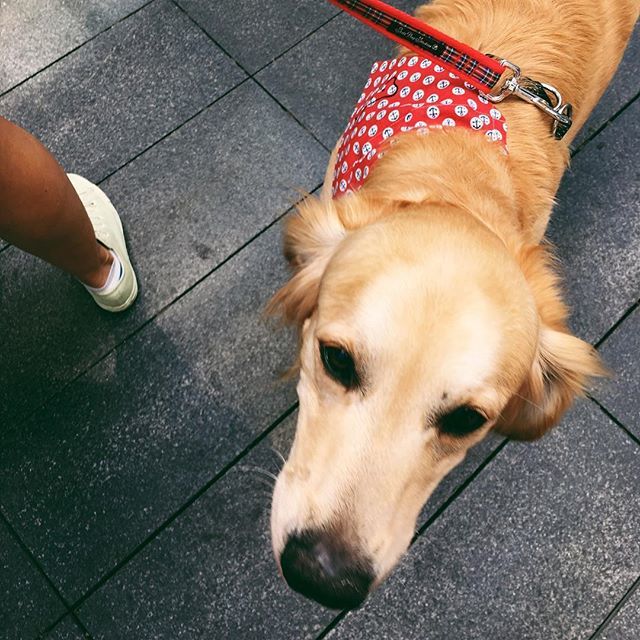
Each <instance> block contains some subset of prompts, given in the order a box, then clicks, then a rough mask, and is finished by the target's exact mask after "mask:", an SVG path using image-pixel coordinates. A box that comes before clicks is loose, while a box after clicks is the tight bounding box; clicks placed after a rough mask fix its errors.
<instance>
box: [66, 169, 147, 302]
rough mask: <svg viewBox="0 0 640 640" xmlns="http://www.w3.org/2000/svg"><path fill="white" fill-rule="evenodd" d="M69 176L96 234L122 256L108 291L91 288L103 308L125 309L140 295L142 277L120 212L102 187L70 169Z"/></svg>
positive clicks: (108, 246)
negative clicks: (118, 274)
mask: <svg viewBox="0 0 640 640" xmlns="http://www.w3.org/2000/svg"><path fill="white" fill-rule="evenodd" d="M67 177H68V178H69V180H70V182H71V184H72V185H73V188H74V189H75V190H76V193H77V194H78V197H79V198H80V200H81V202H82V204H83V205H84V208H85V210H86V211H87V215H88V216H89V219H90V220H91V224H92V225H93V230H94V231H95V234H96V238H97V239H98V240H99V241H100V242H101V243H102V244H103V245H104V246H105V247H106V248H107V249H110V250H111V251H113V252H114V253H115V254H116V256H118V259H119V260H120V264H121V265H122V276H121V277H120V281H119V282H118V284H117V285H116V286H115V287H114V288H112V289H110V290H109V292H108V293H101V292H100V291H96V290H95V289H89V288H88V289H87V291H89V293H90V294H91V296H92V297H93V299H94V300H95V302H96V304H97V305H98V306H99V307H101V308H102V309H105V310H106V311H114V312H115V311H124V310H125V309H127V308H128V307H130V306H131V305H132V304H133V301H134V300H135V299H136V296H137V295H138V281H137V280H136V274H135V272H134V271H133V267H132V266H131V262H130V260H129V254H128V253H127V245H126V243H125V240H124V232H123V230H122V223H121V222H120V216H119V215H118V212H117V211H116V210H115V207H114V206H113V205H112V204H111V200H109V198H108V197H107V195H106V194H105V193H104V192H103V191H102V189H100V187H98V186H97V185H95V184H93V182H89V180H87V179H86V178H83V177H82V176H79V175H76V174H74V173H68V174H67Z"/></svg>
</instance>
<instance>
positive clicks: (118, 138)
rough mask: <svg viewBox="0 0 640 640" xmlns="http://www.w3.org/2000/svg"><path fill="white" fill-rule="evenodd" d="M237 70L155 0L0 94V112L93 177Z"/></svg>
mask: <svg viewBox="0 0 640 640" xmlns="http://www.w3.org/2000/svg"><path fill="white" fill-rule="evenodd" d="M244 77H245V74H244V73H243V72H242V71H241V70H240V68H239V67H238V66H237V65H236V64H235V63H234V62H233V61H232V60H231V59H230V58H229V57H228V56H226V55H225V54H224V53H223V52H222V51H221V50H220V49H219V48H218V47H217V46H216V45H214V44H213V43H212V42H211V40H210V38H208V37H207V36H206V35H205V34H204V33H202V31H201V30H200V29H199V28H198V27H197V26H196V25H194V24H193V22H192V21H191V20H190V19H189V18H188V17H187V16H186V15H185V14H184V13H183V12H182V11H180V9H178V8H177V7H176V6H175V5H174V4H173V3H172V2H170V1H169V0H156V2H153V3H151V4H150V5H148V6H146V7H145V8H144V9H142V10H141V11H138V12H137V13H135V14H133V15H132V16H131V17H129V18H128V19H127V20H124V21H122V22H120V23H118V24H116V25H115V26H114V27H113V28H112V29H109V30H108V31H106V32H105V33H103V34H101V35H100V36H98V37H96V38H95V39H94V40H92V41H90V42H88V43H87V44H86V45H84V46H83V47H81V48H80V49H78V50H76V51H74V52H73V53H71V54H70V55H69V56H67V57H66V58H65V59H64V60H61V61H60V63H58V64H55V65H53V66H51V67H49V68H48V69H46V70H45V71H43V72H42V73H40V74H38V75H37V76H35V77H33V78H32V79H30V80H29V81H28V82H25V83H24V84H22V85H20V86H19V87H17V88H16V89H14V90H13V91H11V92H9V93H8V94H6V95H5V96H4V97H3V98H0V113H1V114H2V115H3V116H5V117H6V118H9V119H10V120H13V121H15V122H17V123H18V124H20V125H21V126H22V127H24V128H25V129H27V130H28V131H30V132H31V133H33V134H34V135H35V136H36V137H38V138H39V139H40V140H41V141H42V142H43V143H44V144H45V146H46V147H48V148H49V150H51V151H52V152H53V153H54V155H56V157H57V158H58V159H59V160H60V163H61V164H62V165H63V166H64V167H65V169H66V170H67V171H72V172H74V173H81V174H83V175H85V176H86V177H87V178H89V179H90V180H92V181H93V182H96V181H99V180H101V179H102V178H104V177H105V176H106V175H107V174H109V173H111V172H112V171H114V170H115V169H117V168H118V167H119V166H121V165H122V164H124V163H125V162H127V161H128V160H130V159H131V158H132V157H133V156H134V155H135V154H137V153H140V152H141V151H143V150H144V149H145V148H147V147H148V146H149V145H151V144H153V143H154V142H156V141H157V140H158V139H159V138H161V137H162V136H164V135H166V134H168V133H169V132H171V131H172V130H173V129H175V128H176V127H177V126H179V125H180V124H182V123H183V122H184V121H185V120H186V119H187V118H189V117H191V116H193V115H194V114H195V113H197V112H198V111H199V110H201V109H202V108H204V107H205V106H206V105H208V104H211V103H212V102H213V101H214V100H215V99H216V98H218V97H219V96H221V95H222V94H223V93H224V92H226V91H228V90H229V89H231V88H233V87H234V86H235V85H236V84H237V83H238V82H240V81H241V80H242V79H243V78H244Z"/></svg>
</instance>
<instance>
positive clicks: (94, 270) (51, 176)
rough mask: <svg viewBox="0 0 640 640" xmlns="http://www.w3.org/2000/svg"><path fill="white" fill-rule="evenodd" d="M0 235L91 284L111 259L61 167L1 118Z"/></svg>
mask: <svg viewBox="0 0 640 640" xmlns="http://www.w3.org/2000/svg"><path fill="white" fill-rule="evenodd" d="M0 237H1V238H4V239H5V240H7V241H8V242H10V243H11V244H13V245H15V246H16V247H19V248H20V249H23V250H24V251H28V252H29V253H32V254H33V255H36V256H38V257H40V258H42V259H44V260H46V261H47V262H49V263H51V264H52V265H55V266H56V267H59V268H60V269H63V270H64V271H66V272H67V273H70V274H71V275H73V276H75V277H76V278H78V279H79V280H81V281H82V282H84V283H85V284H88V285H89V286H91V287H100V286H102V285H103V284H104V282H105V281H106V280H107V277H108V275H109V271H110V269H111V264H112V262H113V256H112V255H111V253H110V252H109V251H107V250H106V249H105V248H104V247H103V246H102V245H100V244H98V242H97V241H96V237H95V234H94V231H93V227H92V226H91V222H90V220H89V218H88V216H87V213H86V211H85V209H84V207H83V205H82V203H81V202H80V199H79V198H78V196H77V194H76V192H75V190H74V188H73V186H72V185H71V183H70V182H69V180H68V178H67V176H66V174H65V172H64V171H63V169H62V167H61V166H60V165H59V164H58V163H57V161H56V160H55V158H54V157H53V156H52V155H51V154H50V153H49V152H48V151H47V150H46V149H45V148H44V147H43V146H42V145H41V144H40V143H39V142H38V141H37V140H36V139H35V138H34V137H33V136H31V135H29V134H28V133H27V132H26V131H24V130H23V129H20V127H17V126H16V125H14V124H12V123H10V122H8V121H7V120H5V119H4V118H1V117H0Z"/></svg>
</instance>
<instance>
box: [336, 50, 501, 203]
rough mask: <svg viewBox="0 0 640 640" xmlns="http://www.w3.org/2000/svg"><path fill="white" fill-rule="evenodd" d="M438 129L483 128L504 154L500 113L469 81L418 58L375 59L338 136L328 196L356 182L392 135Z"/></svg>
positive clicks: (355, 185) (346, 190)
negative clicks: (347, 120)
mask: <svg viewBox="0 0 640 640" xmlns="http://www.w3.org/2000/svg"><path fill="white" fill-rule="evenodd" d="M443 127H465V128H467V129H473V130H476V131H483V132H484V134H485V135H486V136H487V138H488V139H489V140H493V141H495V142H500V143H501V144H502V146H503V148H504V150H505V153H506V150H507V123H506V122H505V120H504V117H503V116H502V114H501V113H500V111H498V109H496V108H495V107H493V106H492V105H491V103H489V101H488V100H487V99H486V98H483V97H482V96H480V95H478V92H477V91H476V90H475V89H474V88H473V87H472V86H471V85H470V84H467V83H466V82H463V81H462V80H460V78H458V76H456V75H454V74H453V73H448V72H447V71H445V70H444V69H443V68H442V67H441V66H440V65H437V64H433V63H432V62H431V60H429V59H427V58H424V57H421V56H412V57H407V56H404V57H402V58H399V59H393V60H385V61H383V62H376V63H375V64H374V65H373V67H372V69H371V74H370V75H369V79H368V80H367V84H365V86H364V92H363V93H362V95H361V96H360V99H359V100H358V103H357V104H356V108H355V109H354V111H353V113H352V114H351V118H350V119H349V124H348V125H347V128H346V129H345V132H344V133H343V134H342V138H341V143H340V148H339V149H338V157H337V161H336V166H335V171H334V174H333V185H332V187H333V197H334V198H335V197H338V196H341V195H344V194H345V193H349V192H350V191H357V190H358V189H359V188H360V187H361V186H362V184H363V182H364V181H365V180H366V178H367V176H368V175H369V171H370V170H371V167H372V166H373V164H374V162H375V161H376V160H377V159H378V158H381V157H382V156H383V155H384V151H381V149H382V145H383V143H385V141H386V140H388V139H390V138H391V137H392V136H394V135H396V134H397V133H404V132H406V131H411V130H413V129H420V130H421V131H420V133H427V132H428V130H429V129H442V128H443ZM392 142H393V141H392V140H389V144H391V143H392Z"/></svg>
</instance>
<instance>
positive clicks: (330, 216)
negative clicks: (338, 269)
mask: <svg viewBox="0 0 640 640" xmlns="http://www.w3.org/2000/svg"><path fill="white" fill-rule="evenodd" d="M346 235H347V231H346V229H345V227H344V225H343V223H342V221H341V219H340V216H339V214H338V211H337V210H336V206H335V202H334V201H333V200H331V199H328V198H327V199H322V200H320V199H318V198H316V197H314V196H307V197H306V198H305V199H304V200H303V201H302V202H301V203H300V204H299V205H298V208H297V212H296V214H295V215H294V216H292V217H291V218H290V219H289V220H288V222H287V224H286V227H285V231H284V254H285V257H286V258H287V260H288V261H289V264H290V265H291V267H292V269H293V275H292V276H291V278H290V280H289V281H288V282H287V283H286V284H285V285H284V286H283V287H282V288H281V289H280V290H279V291H278V292H276V294H275V295H274V296H273V298H271V300H270V301H269V304H268V305H267V313H269V314H271V315H280V316H281V317H282V318H283V320H284V321H285V322H287V323H288V324H293V325H296V326H298V328H300V327H301V326H302V324H303V323H304V321H305V320H306V319H307V318H308V317H309V316H310V315H311V314H312V313H313V311H314V309H315V307H316V304H317V302H318V293H319V290H320V281H321V280H322V276H323V274H324V272H325V269H326V267H327V264H328V263H329V260H330V259H331V256H332V255H333V254H334V252H335V250H336V248H337V247H338V245H339V244H340V242H341V241H342V240H343V239H344V238H345V237H346Z"/></svg>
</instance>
